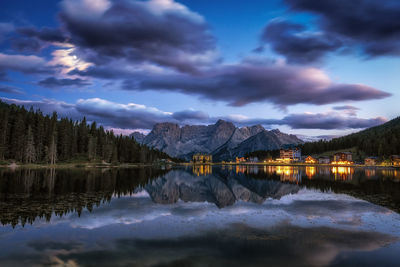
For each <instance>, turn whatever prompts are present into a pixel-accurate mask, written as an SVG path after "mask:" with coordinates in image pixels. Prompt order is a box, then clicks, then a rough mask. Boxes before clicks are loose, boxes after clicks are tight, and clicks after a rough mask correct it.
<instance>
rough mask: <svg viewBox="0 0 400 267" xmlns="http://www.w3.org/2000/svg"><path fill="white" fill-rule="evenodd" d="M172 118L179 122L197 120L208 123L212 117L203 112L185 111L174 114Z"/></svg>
mask: <svg viewBox="0 0 400 267" xmlns="http://www.w3.org/2000/svg"><path fill="white" fill-rule="evenodd" d="M172 118H174V119H176V120H178V121H186V120H197V121H204V122H206V121H208V119H209V118H210V116H209V115H208V114H207V113H205V112H203V111H198V110H183V111H178V112H174V113H173V114H172Z"/></svg>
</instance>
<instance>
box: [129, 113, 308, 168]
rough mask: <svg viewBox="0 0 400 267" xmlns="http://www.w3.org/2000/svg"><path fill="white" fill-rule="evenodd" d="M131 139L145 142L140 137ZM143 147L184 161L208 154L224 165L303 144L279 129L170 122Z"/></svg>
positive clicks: (156, 129)
mask: <svg viewBox="0 0 400 267" xmlns="http://www.w3.org/2000/svg"><path fill="white" fill-rule="evenodd" d="M257 135H258V137H255V136H257ZM131 136H133V137H134V138H136V136H137V137H138V138H139V139H140V138H143V136H142V135H138V134H132V135H131ZM252 137H254V138H252ZM138 141H139V140H138ZM246 141H247V142H246ZM141 143H143V144H145V145H147V146H149V147H152V148H156V149H159V150H161V151H163V152H165V153H167V154H169V155H170V156H174V157H179V158H182V159H185V160H190V159H191V157H192V155H193V154H194V153H208V154H212V155H213V158H214V160H216V161H221V160H230V159H233V158H235V157H237V156H243V155H244V154H245V153H248V152H253V151H255V150H273V149H279V148H281V147H282V146H283V145H287V144H295V145H298V144H302V143H303V141H302V140H301V139H299V138H297V137H296V136H295V135H289V134H285V133H282V132H280V131H279V130H277V129H275V130H271V131H268V130H266V129H265V128H264V127H262V126H261V125H254V126H247V127H241V128H238V127H236V126H235V125H234V124H233V123H231V122H228V121H224V120H218V121H217V122H216V123H215V124H210V125H185V126H182V127H180V126H179V125H178V124H176V123H171V122H163V123H157V124H155V125H154V127H153V129H152V131H151V132H150V133H149V134H148V135H146V136H145V137H144V138H143V139H142V140H141Z"/></svg>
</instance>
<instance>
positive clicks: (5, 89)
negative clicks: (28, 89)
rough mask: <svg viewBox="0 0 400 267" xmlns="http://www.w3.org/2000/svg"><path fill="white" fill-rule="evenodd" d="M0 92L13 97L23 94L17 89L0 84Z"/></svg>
mask: <svg viewBox="0 0 400 267" xmlns="http://www.w3.org/2000/svg"><path fill="white" fill-rule="evenodd" d="M0 92H1V93H6V94H15V95H20V94H23V92H22V91H21V90H20V89H19V88H17V87H14V86H8V85H1V84H0Z"/></svg>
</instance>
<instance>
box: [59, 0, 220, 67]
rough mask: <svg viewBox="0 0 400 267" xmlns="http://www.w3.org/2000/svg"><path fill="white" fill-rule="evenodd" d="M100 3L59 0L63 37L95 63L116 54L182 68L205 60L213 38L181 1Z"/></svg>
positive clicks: (106, 59)
mask: <svg viewBox="0 0 400 267" xmlns="http://www.w3.org/2000/svg"><path fill="white" fill-rule="evenodd" d="M101 2H102V4H103V7H102V8H99V7H98V6H95V5H94V4H93V6H91V4H88V3H86V4H83V3H82V2H80V1H64V2H63V7H64V8H63V11H62V12H61V14H60V18H61V20H62V22H63V24H64V26H65V29H66V30H67V31H68V33H69V34H70V40H69V41H70V42H71V43H73V44H74V45H76V47H77V52H76V53H79V55H80V56H81V57H83V58H85V59H86V60H88V61H90V62H94V63H96V64H97V65H102V64H106V63H109V61H110V60H116V59H124V60H128V61H129V62H131V63H143V62H149V63H153V64H157V65H161V66H166V67H172V68H174V69H177V70H179V71H184V72H195V71H196V70H197V67H198V65H201V64H202V63H204V62H207V63H208V62H209V59H210V56H211V54H212V53H213V51H214V49H215V41H214V37H213V36H212V35H211V34H210V32H209V29H208V26H207V24H206V23H205V22H204V20H203V18H202V17H200V15H198V14H196V13H194V12H191V11H190V10H188V9H187V8H186V7H185V6H183V5H181V4H179V3H176V2H174V1H156V0H151V1H146V2H144V1H123V0H122V1H114V2H111V3H110V4H109V5H107V2H105V1H101ZM85 9H86V11H87V12H85ZM90 11H92V12H90ZM88 14H90V15H88ZM210 53H211V54H210Z"/></svg>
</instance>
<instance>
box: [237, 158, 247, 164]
mask: <svg viewBox="0 0 400 267" xmlns="http://www.w3.org/2000/svg"><path fill="white" fill-rule="evenodd" d="M243 162H246V159H245V158H244V157H241V158H239V157H236V163H243Z"/></svg>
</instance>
